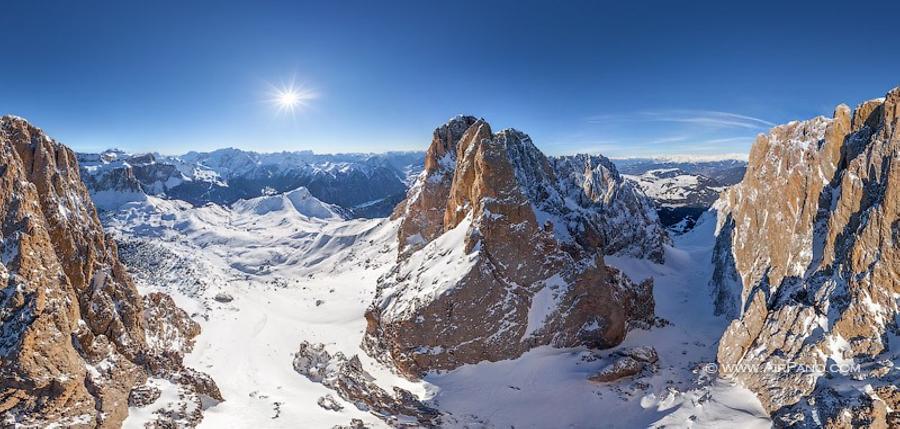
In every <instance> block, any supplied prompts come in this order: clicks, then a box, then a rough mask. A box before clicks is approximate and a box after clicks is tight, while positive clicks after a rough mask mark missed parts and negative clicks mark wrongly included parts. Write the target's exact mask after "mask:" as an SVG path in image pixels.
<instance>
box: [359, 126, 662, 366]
mask: <svg viewBox="0 0 900 429" xmlns="http://www.w3.org/2000/svg"><path fill="white" fill-rule="evenodd" d="M394 216H395V217H398V218H400V229H399V236H398V240H399V244H400V246H399V247H400V252H399V255H398V259H397V263H396V265H395V266H394V267H393V269H392V271H390V272H389V273H388V274H386V275H385V276H384V277H383V278H382V279H381V280H380V282H379V286H378V293H377V296H376V299H375V301H374V303H373V304H372V305H371V307H370V308H369V310H368V312H367V314H366V318H367V320H368V328H367V332H366V337H365V340H364V347H365V348H366V349H367V350H368V351H369V353H371V354H372V355H374V356H375V357H376V358H378V359H381V360H382V361H385V362H388V363H391V364H394V365H396V366H397V367H398V368H399V369H400V370H401V371H402V372H404V373H405V374H407V375H410V376H418V375H421V374H422V373H424V372H427V371H430V370H441V369H452V368H455V367H458V366H460V365H463V364H466V363H475V362H479V361H482V360H489V361H497V360H501V359H508V358H513V357H516V356H519V355H521V354H522V353H524V352H525V351H527V350H528V349H530V348H532V347H535V346H538V345H547V344H550V345H553V346H558V347H566V346H575V345H587V346H591V347H610V346H613V345H615V344H618V343H619V342H621V341H622V339H623V338H624V336H625V334H626V332H627V331H628V329H629V327H631V326H634V325H635V324H639V325H640V324H646V323H648V322H649V321H650V320H652V318H653V297H652V284H651V283H649V282H645V283H642V284H640V285H637V284H634V283H632V282H631V281H630V280H628V279H627V278H626V277H625V276H624V275H622V274H621V273H620V272H619V271H617V270H615V269H613V268H611V267H608V266H606V265H605V264H604V262H603V255H604V254H606V253H620V254H622V253H624V254H629V255H634V256H640V257H646V258H651V259H657V260H658V259H661V258H662V247H663V245H664V243H666V242H667V240H668V238H667V237H666V235H665V233H664V232H663V230H662V228H661V227H660V226H659V223H658V221H657V219H656V217H655V214H654V212H653V210H652V206H651V204H650V203H649V202H648V201H647V200H646V198H645V197H644V196H643V194H641V193H640V191H638V190H636V189H635V188H634V187H633V185H631V184H628V183H626V182H624V181H623V180H622V179H621V178H620V177H618V174H617V173H616V172H615V169H614V167H612V164H610V163H609V162H608V160H606V159H605V158H602V157H588V156H578V157H568V158H555V159H554V158H548V157H546V156H544V155H543V154H542V153H541V152H540V151H539V150H538V149H537V148H536V147H535V146H534V145H533V144H532V142H531V139H530V138H529V137H528V136H527V135H525V134H524V133H522V132H520V131H516V130H503V131H500V132H498V133H493V132H492V130H491V128H490V125H489V124H488V123H487V122H485V121H484V120H481V119H475V118H474V117H467V116H460V117H457V118H454V119H453V120H451V121H450V122H448V123H447V124H445V125H443V126H442V127H440V128H438V129H437V130H435V134H434V139H433V141H432V145H431V147H430V148H429V150H428V153H427V156H426V162H425V170H424V172H423V173H422V175H421V176H420V177H419V180H418V182H417V183H416V184H415V185H414V186H413V187H412V188H411V190H410V192H409V194H408V196H407V199H406V200H405V201H404V202H403V203H401V204H400V205H399V206H398V207H397V209H396V211H395V214H394ZM629 223H631V224H629ZM632 224H633V225H638V224H639V225H641V226H642V227H643V229H638V228H632V226H631V225H632ZM624 228H629V229H628V230H622V229H624ZM614 230H615V231H614Z"/></svg>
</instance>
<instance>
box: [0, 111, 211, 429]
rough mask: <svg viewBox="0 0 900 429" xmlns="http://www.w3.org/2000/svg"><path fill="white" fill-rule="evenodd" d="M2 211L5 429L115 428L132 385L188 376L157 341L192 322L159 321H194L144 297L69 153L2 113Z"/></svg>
mask: <svg viewBox="0 0 900 429" xmlns="http://www.w3.org/2000/svg"><path fill="white" fill-rule="evenodd" d="M0 219H2V223H0V228H2V241H0V256H2V262H3V263H2V264H0V276H2V278H3V279H5V284H4V286H3V288H2V292H0V322H2V325H0V326H2V328H0V357H2V359H0V415H2V425H3V426H14V425H25V426H35V427H40V426H44V425H46V424H48V423H55V424H58V425H60V426H65V427H118V426H120V424H121V422H122V421H123V419H124V418H125V416H126V415H127V412H128V396H129V393H130V391H131V390H132V389H133V388H134V387H136V386H139V385H141V384H143V383H144V382H145V381H146V380H147V378H148V376H167V377H176V376H178V375H180V374H183V373H184V371H185V369H184V368H183V367H182V365H181V356H182V355H181V353H182V352H183V350H182V349H179V348H176V347H165V346H164V345H165V343H160V342H159V341H155V340H157V339H159V338H160V337H162V336H164V337H171V336H173V335H178V336H180V337H181V338H192V337H193V336H195V335H196V334H197V332H198V330H199V329H198V328H197V327H196V326H195V324H194V325H190V323H188V322H184V323H180V324H179V323H172V324H168V323H167V326H165V327H160V323H161V321H174V320H176V319H178V318H181V320H187V321H189V320H190V319H188V318H187V315H186V314H184V312H183V311H181V310H178V309H177V308H176V307H174V304H173V303H172V302H171V299H161V298H157V299H151V300H148V301H147V304H149V305H145V303H144V301H143V299H142V297H141V296H140V295H139V294H138V292H137V290H136V289H135V287H134V285H133V284H132V282H131V279H130V277H129V275H128V273H127V272H126V271H125V269H124V267H123V266H122V264H121V263H120V262H119V259H118V256H117V251H116V247H115V244H114V243H113V242H112V241H111V240H108V239H107V238H106V236H105V234H104V233H103V229H102V227H101V225H100V222H99V220H98V219H97V215H96V211H95V209H94V206H93V204H92V203H91V199H90V196H89V195H88V192H87V189H86V188H85V186H84V185H83V184H82V181H81V177H80V176H79V170H78V164H77V161H76V157H75V154H74V153H73V152H72V151H71V150H69V149H68V148H67V147H65V146H63V145H61V144H59V143H57V142H55V141H54V140H52V139H51V138H49V137H47V136H46V135H45V134H44V133H43V131H41V130H40V129H38V128H35V127H34V126H32V125H30V124H29V123H28V122H26V121H25V120H23V119H20V118H15V117H9V116H5V117H2V118H0ZM166 298H168V297H166ZM148 321H149V322H148ZM182 327H185V328H184V329H182ZM187 327H191V328H190V329H187ZM148 340H153V341H148ZM179 343H184V341H180V342H179ZM160 344H162V345H160ZM187 347H188V348H189V346H187ZM197 374H198V375H197V376H198V377H200V378H202V379H203V381H204V382H206V383H207V385H208V386H215V384H214V383H213V382H212V381H211V380H209V379H208V378H206V377H205V376H203V375H201V374H199V373H197ZM185 383H189V382H188V381H185ZM219 399H221V398H219Z"/></svg>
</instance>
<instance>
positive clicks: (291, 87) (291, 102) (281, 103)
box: [269, 80, 317, 115]
mask: <svg viewBox="0 0 900 429" xmlns="http://www.w3.org/2000/svg"><path fill="white" fill-rule="evenodd" d="M270 86H271V90H270V91H269V102H271V103H272V104H273V105H275V107H276V108H278V111H279V113H290V114H291V115H293V114H294V113H295V112H296V111H297V110H299V109H302V108H304V107H307V106H308V105H309V103H310V101H312V100H314V99H315V98H316V97H317V95H316V93H315V92H314V91H312V90H311V89H309V88H307V87H305V86H304V85H302V84H298V83H296V82H295V81H293V80H292V81H291V82H290V83H288V84H282V85H280V86H275V85H270Z"/></svg>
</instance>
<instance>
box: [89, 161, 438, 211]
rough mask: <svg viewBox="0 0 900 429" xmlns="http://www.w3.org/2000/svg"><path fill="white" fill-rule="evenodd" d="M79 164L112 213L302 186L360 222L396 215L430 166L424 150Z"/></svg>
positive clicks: (228, 199) (223, 201) (220, 200)
mask: <svg viewBox="0 0 900 429" xmlns="http://www.w3.org/2000/svg"><path fill="white" fill-rule="evenodd" d="M78 158H79V162H80V164H81V170H82V176H83V180H84V181H85V183H86V184H87V185H88V188H89V189H90V190H91V193H92V195H94V197H95V198H96V199H97V200H98V203H101V206H102V208H104V209H114V208H116V207H118V206H119V205H121V204H122V203H125V202H129V201H137V200H140V199H141V198H143V195H144V194H148V195H154V196H158V197H163V198H174V199H180V200H184V201H188V202H190V203H192V204H195V205H203V204H205V203H208V202H214V203H218V204H230V203H232V202H234V201H237V200H238V199H249V198H254V197H257V196H261V195H270V194H276V193H281V192H287V191H290V190H292V189H296V188H298V187H301V186H302V187H305V188H307V189H308V190H309V192H310V193H311V194H312V195H314V196H315V197H316V198H319V199H320V200H323V201H326V202H328V203H331V204H336V205H339V206H341V207H342V208H344V209H345V210H346V213H347V214H348V215H350V216H353V217H381V216H386V215H387V214H388V213H390V211H391V210H392V209H393V206H394V205H395V204H396V203H397V202H398V201H399V200H400V199H402V196H403V194H404V193H405V191H406V188H407V186H408V183H409V182H410V180H411V179H410V178H411V177H414V176H415V175H416V174H417V173H418V172H419V171H420V170H421V165H422V154H421V153H420V152H387V153H384V154H337V155H322V154H314V153H312V152H280V153H257V152H249V151H243V150H238V149H220V150H216V151H213V152H190V153H187V154H185V155H181V156H163V155H159V154H141V155H131V154H127V153H125V152H122V151H118V150H108V151H105V152H102V153H100V154H79V156H78Z"/></svg>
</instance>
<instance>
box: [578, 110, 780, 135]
mask: <svg viewBox="0 0 900 429" xmlns="http://www.w3.org/2000/svg"><path fill="white" fill-rule="evenodd" d="M587 121H588V122H589V123H592V124H602V123H609V122H626V121H628V122H631V121H633V122H675V123H683V124H693V125H699V126H704V127H709V128H745V129H757V130H759V129H765V128H770V127H773V126H775V124H774V123H772V122H769V121H767V120H765V119H760V118H755V117H753V116H747V115H742V114H739V113H731V112H719V111H715V110H687V109H674V110H655V111H646V112H636V113H632V114H621V115H620V114H613V115H595V116H591V117H589V118H588V120H587Z"/></svg>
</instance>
